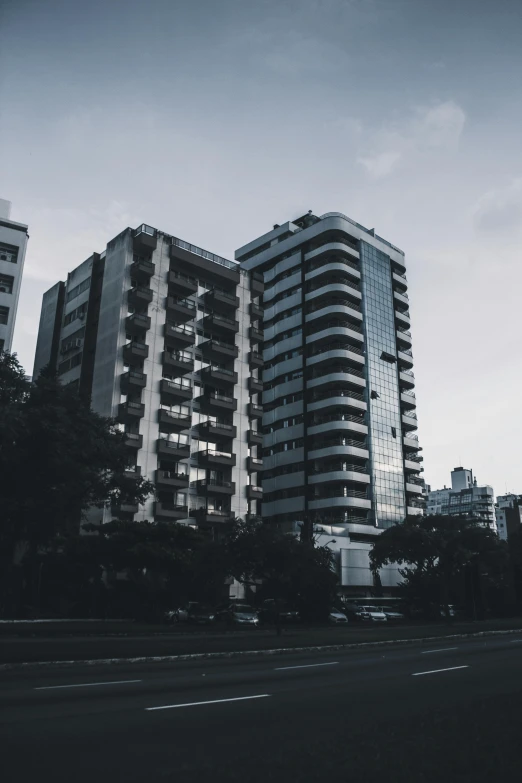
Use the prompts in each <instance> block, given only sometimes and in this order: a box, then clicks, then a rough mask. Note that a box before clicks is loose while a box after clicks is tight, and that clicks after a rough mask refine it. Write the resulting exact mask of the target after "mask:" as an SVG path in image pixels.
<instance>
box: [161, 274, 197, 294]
mask: <svg viewBox="0 0 522 783" xmlns="http://www.w3.org/2000/svg"><path fill="white" fill-rule="evenodd" d="M167 282H168V284H169V288H171V287H172V291H173V292H175V293H176V295H177V294H180V295H182V296H183V295H184V296H187V295H190V294H196V293H197V291H198V281H197V279H196V278H195V277H191V276H190V275H184V274H183V272H174V271H171V272H169V274H168V277H167Z"/></svg>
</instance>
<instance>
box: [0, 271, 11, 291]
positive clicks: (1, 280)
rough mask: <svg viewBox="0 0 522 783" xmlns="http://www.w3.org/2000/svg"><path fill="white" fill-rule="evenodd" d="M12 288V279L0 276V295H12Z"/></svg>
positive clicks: (7, 276) (9, 276) (8, 276)
mask: <svg viewBox="0 0 522 783" xmlns="http://www.w3.org/2000/svg"><path fill="white" fill-rule="evenodd" d="M13 286H14V277H12V276H11V275H0V293H3V294H12V293H13Z"/></svg>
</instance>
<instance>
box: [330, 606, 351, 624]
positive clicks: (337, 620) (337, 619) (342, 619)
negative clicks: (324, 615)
mask: <svg viewBox="0 0 522 783" xmlns="http://www.w3.org/2000/svg"><path fill="white" fill-rule="evenodd" d="M328 622H329V623H331V624H332V625H346V624H347V623H348V618H347V616H346V615H345V613H344V612H340V611H339V609H332V610H331V611H330V614H329V615H328Z"/></svg>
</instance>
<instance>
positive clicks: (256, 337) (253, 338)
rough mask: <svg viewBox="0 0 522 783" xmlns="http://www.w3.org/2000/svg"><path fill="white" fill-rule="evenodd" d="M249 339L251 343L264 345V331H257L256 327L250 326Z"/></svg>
mask: <svg viewBox="0 0 522 783" xmlns="http://www.w3.org/2000/svg"><path fill="white" fill-rule="evenodd" d="M248 337H249V339H250V342H251V343H262V342H263V331H262V330H261V329H256V327H255V326H250V327H249V329H248Z"/></svg>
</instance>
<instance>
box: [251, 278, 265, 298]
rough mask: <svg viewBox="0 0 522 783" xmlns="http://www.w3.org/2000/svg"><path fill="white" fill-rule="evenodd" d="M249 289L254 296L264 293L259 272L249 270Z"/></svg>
mask: <svg viewBox="0 0 522 783" xmlns="http://www.w3.org/2000/svg"><path fill="white" fill-rule="evenodd" d="M250 291H251V292H252V293H253V294H254V296H258V295H259V294H262V293H264V291H265V282H264V278H263V275H262V274H261V273H260V272H250Z"/></svg>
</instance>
